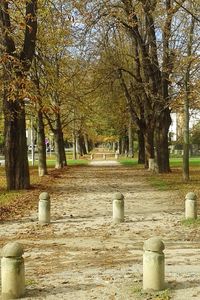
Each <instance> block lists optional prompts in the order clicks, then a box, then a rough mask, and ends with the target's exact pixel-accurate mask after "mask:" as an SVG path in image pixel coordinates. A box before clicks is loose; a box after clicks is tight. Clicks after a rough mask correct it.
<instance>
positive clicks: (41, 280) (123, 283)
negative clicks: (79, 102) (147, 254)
mask: <svg viewBox="0 0 200 300" xmlns="http://www.w3.org/2000/svg"><path fill="white" fill-rule="evenodd" d="M104 164H105V162H104ZM146 172H147V171H146ZM144 174H145V171H144V170H141V169H136V168H134V169H132V168H130V167H129V168H128V167H123V166H119V165H117V164H116V165H112V164H111V165H109V166H106V165H103V166H102V165H101V164H99V165H93V166H88V167H69V168H68V169H67V170H66V173H65V174H64V175H63V176H62V177H61V178H59V179H58V182H57V184H55V186H54V187H52V192H51V211H52V222H51V224H50V225H48V226H41V225H39V224H38V222H37V207H36V208H35V211H32V212H30V214H29V215H27V216H26V217H24V218H23V219H22V220H21V222H19V221H13V222H3V223H1V226H0V246H1V247H2V246H3V245H5V244H6V243H7V242H8V241H20V242H21V243H22V244H23V245H24V248H25V254H24V258H25V266H26V285H27V287H26V297H25V298H24V299H52V300H54V299H70V300H75V299H76V300H79V299H80V300H89V299H105V300H123V299H124V300H133V299H134V300H138V299H142V300H145V299H155V300H158V299H159V300H160V299H161V300H162V299H164V300H165V299H168V298H156V296H155V295H154V296H149V294H145V293H143V292H142V291H141V286H142V254H143V250H142V249H143V241H144V240H145V239H148V238H150V237H152V236H159V237H161V238H162V240H163V241H164V243H165V247H166V249H165V258H166V283H167V287H168V288H169V295H171V299H174V300H190V299H200V266H199V261H200V250H199V248H200V239H199V237H200V236H199V233H198V232H197V231H196V230H193V229H190V228H185V227H183V226H182V225H181V223H180V221H181V219H183V206H184V202H183V200H180V199H179V196H178V191H173V192H172V191H170V192H169V191H157V190H155V189H153V188H152V187H151V186H150V185H149V184H148V183H147V181H146V179H145V176H144ZM115 192H121V193H123V194H124V196H125V222H124V223H121V224H117V225H114V224H113V223H112V198H113V194H114V193H115ZM163 297H164V296H163Z"/></svg>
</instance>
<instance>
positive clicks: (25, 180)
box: [0, 0, 37, 190]
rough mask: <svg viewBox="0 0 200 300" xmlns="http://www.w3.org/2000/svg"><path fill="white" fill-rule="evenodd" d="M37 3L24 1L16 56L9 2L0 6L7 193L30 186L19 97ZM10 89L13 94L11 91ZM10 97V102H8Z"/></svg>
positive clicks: (31, 52) (30, 49)
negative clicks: (21, 38)
mask: <svg viewBox="0 0 200 300" xmlns="http://www.w3.org/2000/svg"><path fill="white" fill-rule="evenodd" d="M10 9H12V8H10ZM36 10H37V1H36V0H32V1H27V2H26V29H25V35H24V42H23V48H22V51H21V53H17V47H16V45H15V41H14V39H13V34H12V26H11V21H10V15H9V1H1V3H0V22H1V31H2V39H1V40H2V42H3V46H4V50H3V55H4V57H5V63H4V101H3V105H4V114H5V123H4V132H5V169H6V179H7V189H8V190H18V189H27V188H29V187H30V176H29V167H28V154H27V143H26V122H25V109H24V102H23V101H24V99H23V98H21V96H20V91H21V89H22V88H24V86H23V80H24V78H25V76H26V75H25V74H26V72H27V71H28V70H29V68H30V66H31V62H32V59H33V55H34V51H35V42H36V32H37V20H36ZM13 87H14V89H15V91H16V92H15V94H14V93H13V92H12V90H13ZM10 98H12V100H9V99H10Z"/></svg>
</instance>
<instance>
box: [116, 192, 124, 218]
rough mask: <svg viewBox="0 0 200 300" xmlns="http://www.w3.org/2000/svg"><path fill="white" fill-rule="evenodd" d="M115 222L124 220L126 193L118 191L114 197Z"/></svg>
mask: <svg viewBox="0 0 200 300" xmlns="http://www.w3.org/2000/svg"><path fill="white" fill-rule="evenodd" d="M113 222H114V223H121V222H124V195H123V194H121V193H116V194H115V195H114V199H113Z"/></svg>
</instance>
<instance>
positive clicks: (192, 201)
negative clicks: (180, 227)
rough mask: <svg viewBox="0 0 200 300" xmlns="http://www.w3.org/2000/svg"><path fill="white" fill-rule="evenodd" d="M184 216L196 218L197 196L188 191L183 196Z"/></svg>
mask: <svg viewBox="0 0 200 300" xmlns="http://www.w3.org/2000/svg"><path fill="white" fill-rule="evenodd" d="M185 218H186V219H196V218H197V196H196V194H195V193H193V192H190V193H188V194H187V195H186V197H185Z"/></svg>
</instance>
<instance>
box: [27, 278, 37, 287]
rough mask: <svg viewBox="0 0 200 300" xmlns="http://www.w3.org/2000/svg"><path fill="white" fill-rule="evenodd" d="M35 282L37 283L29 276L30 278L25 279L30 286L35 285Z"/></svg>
mask: <svg viewBox="0 0 200 300" xmlns="http://www.w3.org/2000/svg"><path fill="white" fill-rule="evenodd" d="M34 284H37V282H36V281H35V280H34V279H31V278H29V279H26V281H25V285H26V286H30V285H34Z"/></svg>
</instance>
